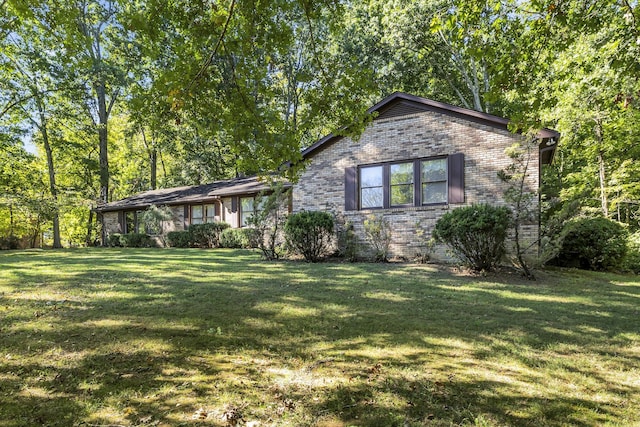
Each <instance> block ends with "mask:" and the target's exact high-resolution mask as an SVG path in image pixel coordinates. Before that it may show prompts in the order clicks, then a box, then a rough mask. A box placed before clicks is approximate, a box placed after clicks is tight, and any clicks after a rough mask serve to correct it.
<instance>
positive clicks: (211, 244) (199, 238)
mask: <svg viewBox="0 0 640 427" xmlns="http://www.w3.org/2000/svg"><path fill="white" fill-rule="evenodd" d="M229 227H230V225H229V224H227V223H226V222H217V221H216V222H209V223H206V224H193V225H191V226H189V232H190V233H191V238H192V240H191V243H192V244H193V245H194V246H198V247H200V248H217V247H219V246H220V235H221V234H222V232H223V231H224V230H225V229H227V228H229Z"/></svg>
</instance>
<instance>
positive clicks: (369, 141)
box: [96, 92, 560, 258]
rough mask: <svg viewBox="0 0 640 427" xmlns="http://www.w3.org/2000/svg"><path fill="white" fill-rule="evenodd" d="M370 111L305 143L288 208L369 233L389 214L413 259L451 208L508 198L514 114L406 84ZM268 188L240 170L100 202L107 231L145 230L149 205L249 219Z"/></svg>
mask: <svg viewBox="0 0 640 427" xmlns="http://www.w3.org/2000/svg"><path fill="white" fill-rule="evenodd" d="M368 112H369V113H370V114H374V115H375V118H374V119H373V121H372V123H370V124H369V125H368V126H367V128H366V129H365V130H364V132H363V133H362V135H361V136H360V138H359V139H357V140H354V139H351V138H348V137H344V136H339V135H334V134H330V135H327V136H326V137H324V138H322V139H320V140H319V141H317V142H316V143H314V144H313V145H311V146H310V147H308V148H307V149H306V150H304V151H303V153H302V156H303V158H304V159H305V161H306V162H307V165H306V168H305V169H304V171H303V172H302V174H301V176H300V179H299V181H298V182H297V183H295V184H292V185H290V186H291V188H292V199H291V204H290V206H289V210H290V211H292V212H298V211H301V210H307V211H312V210H320V211H329V212H332V213H334V214H336V215H337V216H338V217H340V218H342V219H343V220H345V221H348V222H350V223H351V224H353V226H354V230H355V232H356V235H357V236H358V238H359V239H360V240H361V241H364V227H363V224H364V220H365V219H366V218H367V217H368V216H369V215H372V214H375V215H382V216H383V217H384V218H385V219H386V220H387V221H388V222H389V223H390V224H391V227H392V244H391V254H392V255H395V256H403V257H408V258H410V257H412V256H414V255H415V254H416V253H418V252H421V251H423V247H422V244H423V241H424V237H421V234H427V235H428V234H430V231H431V230H432V229H433V226H434V225H435V223H436V221H437V220H438V219H439V218H440V217H441V216H442V215H443V214H445V213H446V212H448V211H449V210H450V209H454V208H456V207H460V206H468V205H471V204H474V203H489V204H493V205H504V204H505V201H504V198H503V194H504V190H505V184H504V183H503V182H501V181H500V180H499V179H498V176H497V173H498V171H500V170H502V169H504V168H505V167H507V166H508V165H509V164H511V159H510V158H509V157H508V156H507V155H506V154H505V149H506V148H508V147H510V146H511V145H512V144H513V143H514V142H517V141H520V140H522V138H523V136H522V135H520V134H517V133H512V132H510V131H509V130H508V129H507V125H508V123H509V121H508V120H507V119H504V118H501V117H497V116H493V115H490V114H486V113H481V112H477V111H474V110H469V109H465V108H460V107H455V106H453V105H449V104H445V103H441V102H436V101H432V100H429V99H426V98H421V97H417V96H414V95H409V94H406V93H401V92H398V93H394V94H392V95H390V96H388V97H387V98H385V99H383V100H382V101H380V102H379V103H378V104H376V105H374V106H373V107H371V108H370V109H369V110H368ZM559 137H560V134H559V133H558V132H556V131H553V130H550V129H543V130H541V131H540V132H539V133H538V135H537V140H538V141H537V142H538V147H539V149H538V150H537V152H536V153H534V154H533V156H534V158H533V159H532V161H531V162H530V165H529V175H528V179H527V183H526V185H527V187H528V188H529V189H531V191H537V190H538V188H539V184H540V171H541V168H542V166H543V165H545V164H549V163H550V162H551V160H552V159H553V155H554V151H555V147H556V144H557V141H558V139H559ZM264 190H268V187H267V185H266V184H265V183H262V182H260V181H259V180H258V179H256V178H255V177H251V178H237V179H232V180H226V181H218V182H214V183H211V184H206V185H200V186H193V187H181V188H169V189H162V190H155V191H147V192H144V193H140V194H137V195H134V196H131V197H129V198H126V199H123V200H120V201H116V202H112V203H108V204H105V205H103V206H100V207H98V208H97V209H96V210H97V211H98V212H99V213H100V214H101V216H102V222H103V229H104V231H105V233H106V234H107V235H108V234H110V233H127V232H133V231H138V228H139V223H138V217H139V215H140V211H142V210H144V209H146V208H147V207H148V206H150V205H166V206H169V207H170V208H171V210H172V212H173V221H168V222H167V223H165V226H164V231H165V232H168V231H171V230H182V229H185V228H187V227H188V226H189V225H190V224H197V223H202V222H208V221H214V220H215V221H225V222H228V223H229V224H230V225H231V227H242V226H244V225H245V224H246V218H247V217H248V215H249V214H251V212H253V209H254V208H255V207H256V204H255V203H254V202H255V197H256V195H258V194H259V193H260V192H261V191H264ZM538 232H539V224H538V223H537V222H534V223H530V224H525V225H523V228H522V234H524V235H525V238H528V239H536V238H537V236H538ZM437 253H439V254H441V255H442V256H444V251H442V250H439V251H438V252H437Z"/></svg>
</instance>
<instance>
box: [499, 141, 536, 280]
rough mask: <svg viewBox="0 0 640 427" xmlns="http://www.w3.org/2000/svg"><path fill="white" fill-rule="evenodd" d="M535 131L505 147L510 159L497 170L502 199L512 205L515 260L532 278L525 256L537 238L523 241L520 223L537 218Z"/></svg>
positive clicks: (531, 221) (525, 273)
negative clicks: (504, 187) (532, 174)
mask: <svg viewBox="0 0 640 427" xmlns="http://www.w3.org/2000/svg"><path fill="white" fill-rule="evenodd" d="M535 133H536V131H533V132H530V133H529V134H528V135H526V136H524V139H523V140H520V141H518V142H517V143H515V144H513V145H512V146H511V147H509V148H507V149H506V150H505V154H506V155H507V156H508V157H509V159H511V163H510V164H509V165H508V166H507V167H505V168H504V169H502V170H499V171H498V178H499V179H500V180H501V181H502V182H503V183H505V184H506V186H507V187H506V190H505V191H504V200H505V201H506V202H507V204H508V205H509V207H510V208H511V214H512V221H511V225H512V228H513V237H514V242H515V254H514V256H513V258H514V260H513V261H514V264H515V265H516V266H517V267H518V268H519V269H520V271H521V272H522V274H523V275H524V276H525V277H527V278H528V279H532V280H534V279H535V277H534V275H533V272H532V271H531V266H530V265H529V261H528V260H527V256H529V255H532V254H530V252H534V250H535V249H537V239H536V240H534V241H533V242H526V241H525V240H524V239H523V238H522V234H521V229H520V228H521V227H522V226H523V225H526V224H531V223H534V222H535V221H536V216H537V213H538V205H537V203H536V201H537V191H536V188H535V185H536V184H535V181H534V179H532V178H531V177H530V175H531V172H530V169H531V164H532V163H533V162H535V161H537V153H538V147H537V144H538V143H539V141H538V139H537V138H535Z"/></svg>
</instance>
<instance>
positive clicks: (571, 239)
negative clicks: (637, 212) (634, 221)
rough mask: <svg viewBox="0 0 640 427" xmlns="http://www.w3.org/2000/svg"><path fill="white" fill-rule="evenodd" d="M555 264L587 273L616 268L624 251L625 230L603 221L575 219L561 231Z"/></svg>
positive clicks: (617, 224) (618, 225) (601, 219)
mask: <svg viewBox="0 0 640 427" xmlns="http://www.w3.org/2000/svg"><path fill="white" fill-rule="evenodd" d="M560 237H561V242H562V243H561V247H560V252H559V253H558V256H557V258H556V260H555V262H554V263H555V264H557V265H561V266H566V267H577V268H583V269H587V270H609V269H614V268H617V267H620V266H621V265H622V261H623V259H624V256H625V254H626V252H627V230H626V229H625V228H624V226H623V225H622V224H620V223H618V222H615V221H612V220H610V219H607V218H602V217H598V218H577V219H574V220H571V221H569V222H568V223H567V225H566V226H565V228H564V229H563V230H562V232H561V236H560Z"/></svg>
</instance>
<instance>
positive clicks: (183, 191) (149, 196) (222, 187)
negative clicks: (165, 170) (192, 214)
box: [96, 176, 290, 212]
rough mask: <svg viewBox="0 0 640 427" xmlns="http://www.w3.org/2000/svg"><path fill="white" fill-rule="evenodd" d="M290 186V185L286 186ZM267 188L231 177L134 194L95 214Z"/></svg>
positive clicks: (107, 205)
mask: <svg viewBox="0 0 640 427" xmlns="http://www.w3.org/2000/svg"><path fill="white" fill-rule="evenodd" d="M285 185H286V186H290V184H289V183H286V184H285ZM268 188H269V183H267V182H264V181H259V180H258V178H257V177H255V176H254V177H249V178H234V179H228V180H224V181H215V182H212V183H210V184H203V185H194V186H188V187H173V188H163V189H160V190H151V191H145V192H142V193H138V194H134V195H133V196H130V197H127V198H126V199H122V200H118V201H115V202H111V203H107V204H104V205H102V206H98V207H97V208H96V211H98V212H108V211H116V210H121V209H144V208H147V207H149V206H151V205H178V204H183V203H197V202H202V201H206V200H213V199H218V198H220V197H228V196H237V195H241V194H247V195H250V194H257V193H259V192H261V191H263V190H267V189H268Z"/></svg>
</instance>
